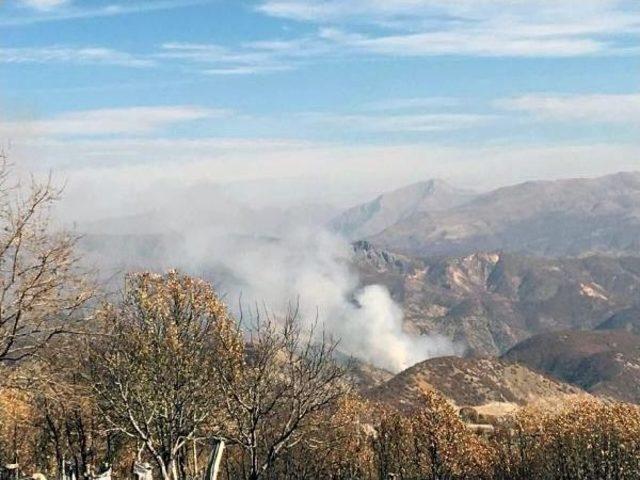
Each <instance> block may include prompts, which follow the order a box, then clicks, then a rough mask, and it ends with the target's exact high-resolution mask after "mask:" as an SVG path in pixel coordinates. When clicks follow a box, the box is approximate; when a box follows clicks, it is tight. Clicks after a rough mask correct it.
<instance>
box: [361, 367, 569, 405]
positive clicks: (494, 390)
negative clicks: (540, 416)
mask: <svg viewBox="0 0 640 480" xmlns="http://www.w3.org/2000/svg"><path fill="white" fill-rule="evenodd" d="M431 389H436V390H438V391H440V392H441V393H442V394H443V395H444V396H445V397H447V398H448V399H449V400H451V401H452V402H453V403H454V404H455V405H457V406H458V407H475V408H476V409H477V410H478V411H480V412H483V411H484V412H486V413H490V412H493V413H494V414H496V413H506V412H508V411H511V410H513V409H514V408H517V407H518V406H521V405H524V404H527V403H529V402H534V401H540V400H545V399H553V398H558V397H560V396H563V395H571V394H577V393H580V392H581V391H582V390H581V389H579V388H577V387H574V386H570V385H567V384H564V383H562V382H560V381H557V380H554V379H552V378H550V377H547V376H545V375H542V374H540V373H536V372H534V371H532V370H530V369H529V368H527V367H526V366H523V365H518V364H514V363H511V362H508V361H504V360H499V359H495V358H473V359H468V358H467V359H464V358H457V357H442V358H435V359H432V360H427V361H425V362H422V363H419V364H417V365H414V366H413V367H411V368H409V369H407V370H405V371H403V372H401V373H399V374H398V375H396V376H395V377H393V378H392V379H391V380H389V381H387V382H385V383H384V384H382V385H380V386H378V387H376V388H374V389H372V390H371V391H370V392H369V395H370V396H371V397H372V398H375V399H377V400H381V401H384V402H388V403H391V404H394V405H397V406H400V407H402V408H411V406H412V405H413V404H414V402H415V401H416V399H418V398H419V397H420V393H421V392H425V391H429V390H431Z"/></svg>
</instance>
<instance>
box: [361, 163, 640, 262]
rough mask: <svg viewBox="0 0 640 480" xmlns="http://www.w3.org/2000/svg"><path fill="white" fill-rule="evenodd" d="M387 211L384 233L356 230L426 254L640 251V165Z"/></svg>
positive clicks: (386, 244)
mask: <svg viewBox="0 0 640 480" xmlns="http://www.w3.org/2000/svg"><path fill="white" fill-rule="evenodd" d="M382 198H384V196H383V197H382ZM361 208H363V209H364V208H365V206H363V207H361ZM405 210H406V211H410V209H409V208H405ZM385 218H387V220H388V222H387V223H389V224H390V225H389V226H388V227H387V228H386V229H385V230H384V231H381V232H380V233H374V230H376V229H377V228H376V229H362V230H357V229H356V230H355V232H357V233H360V234H361V235H362V236H366V237H367V238H368V239H369V240H370V241H371V242H372V243H374V244H376V245H379V246H381V247H384V248H387V249H390V250H393V251H396V252H402V253H406V254H411V255H421V256H427V255H429V256H432V255H466V254H470V253H472V252H475V251H483V250H484V251H491V250H502V251H508V252H515V253H526V254H533V255H538V256H583V255H588V254H614V255H619V254H637V253H640V173H620V174H616V175H610V176H606V177H601V178H596V179H571V180H558V181H545V182H528V183H524V184H520V185H515V186H512V187H506V188H500V189H498V190H495V191H493V192H489V193H486V194H483V195H479V196H477V197H475V198H473V199H471V200H469V201H467V202H464V203H462V204H459V205H458V206H455V205H453V206H452V207H450V208H441V209H425V210H416V211H415V212H413V213H412V214H411V215H409V216H404V218H402V217H399V218H398V219H397V220H396V219H395V218H393V217H389V216H386V217H385ZM393 220H396V221H395V223H393V224H391V222H392V221H393ZM378 226H382V223H381V224H380V225H378Z"/></svg>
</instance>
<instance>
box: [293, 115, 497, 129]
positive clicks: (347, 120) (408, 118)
mask: <svg viewBox="0 0 640 480" xmlns="http://www.w3.org/2000/svg"><path fill="white" fill-rule="evenodd" d="M301 118H302V119H304V120H306V121H310V122H313V123H314V124H317V125H319V126H322V127H325V128H326V127H331V128H340V129H347V131H352V132H353V131H365V132H388V133H429V132H445V131H451V130H460V129H465V128H472V127H478V126H482V125H485V124H487V123H489V122H491V121H492V120H494V119H495V117H494V116H491V115H475V114H465V113H387V114H376V115H370V114H345V115H338V114H307V115H304V116H302V117H301Z"/></svg>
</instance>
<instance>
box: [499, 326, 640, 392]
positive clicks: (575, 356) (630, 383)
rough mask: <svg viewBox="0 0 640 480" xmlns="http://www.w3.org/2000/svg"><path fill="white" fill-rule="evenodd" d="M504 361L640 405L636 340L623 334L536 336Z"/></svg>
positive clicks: (639, 345) (639, 339)
mask: <svg viewBox="0 0 640 480" xmlns="http://www.w3.org/2000/svg"><path fill="white" fill-rule="evenodd" d="M504 358H505V359H507V360H509V361H513V362H520V363H522V364H523V365H526V366H528V367H529V368H532V369H536V370H538V371H541V372H545V373H547V374H549V375H552V376H554V377H555V378H558V379H560V380H562V381H565V382H568V383H572V384H574V385H577V386H579V387H581V388H583V389H585V390H586V391H588V392H590V393H593V394H596V395H600V396H605V397H610V398H614V399H617V400H623V401H628V402H634V403H638V402H640V336H638V335H635V334H633V333H630V332H627V331H625V330H609V331H607V330H600V331H589V332H579V331H565V332H554V333H547V334H543V335H538V336H535V337H533V338H530V339H528V340H525V341H524V342H522V343H520V344H518V345H516V346H515V347H514V348H512V349H511V350H509V352H507V353H506V354H505V355H504Z"/></svg>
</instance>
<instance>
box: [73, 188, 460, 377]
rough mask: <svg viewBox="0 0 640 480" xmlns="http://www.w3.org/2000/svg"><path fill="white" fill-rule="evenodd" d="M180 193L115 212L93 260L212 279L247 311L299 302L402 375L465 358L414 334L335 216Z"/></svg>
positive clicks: (444, 343) (356, 348) (346, 347)
mask: <svg viewBox="0 0 640 480" xmlns="http://www.w3.org/2000/svg"><path fill="white" fill-rule="evenodd" d="M161 193H164V194H165V195H166V193H167V191H166V189H163V190H162V192H161ZM171 193H172V195H170V198H167V199H166V200H165V201H164V203H163V200H162V194H158V192H156V194H148V195H145V197H144V198H147V199H149V200H148V202H147V203H146V204H139V205H137V208H138V210H139V211H140V212H142V213H137V214H136V213H135V212H133V211H131V210H129V212H130V213H132V215H129V216H127V215H123V214H117V213H116V212H114V215H112V218H110V219H106V220H103V221H92V222H91V225H90V227H91V228H88V226H87V225H85V227H84V228H85V230H91V231H93V233H94V234H96V233H97V234H98V235H97V237H98V238H99V242H98V243H97V244H94V245H93V246H92V250H93V259H94V260H95V261H96V262H97V263H98V264H99V266H100V267H102V270H103V271H104V272H105V273H106V274H107V276H111V274H113V273H115V272H113V267H114V265H115V266H117V267H118V268H120V269H121V270H127V269H139V268H149V269H155V270H161V269H167V268H172V267H176V268H179V269H181V270H184V271H186V272H189V273H192V274H195V275H199V276H203V277H204V278H206V279H207V280H210V281H212V282H213V283H214V285H216V288H217V289H218V291H219V292H221V293H224V294H225V295H226V301H227V303H228V305H229V306H230V307H231V308H232V309H237V308H238V307H237V306H238V304H239V299H240V298H241V299H242V304H243V305H244V306H245V308H259V309H267V310H269V311H270V312H272V313H274V314H278V313H281V312H283V311H284V310H285V309H286V308H287V307H288V306H289V305H290V304H291V303H292V302H294V303H295V302H299V307H300V317H301V318H302V319H304V321H307V322H314V321H315V320H316V318H317V320H318V321H319V323H320V325H321V326H323V327H324V329H325V331H326V332H327V333H328V334H330V335H331V336H333V337H334V338H335V339H337V340H339V342H340V344H339V349H340V351H342V352H344V353H346V354H350V355H353V356H354V357H356V358H359V359H361V360H364V361H367V362H370V363H372V364H373V365H376V366H378V367H382V368H386V369H388V370H391V371H394V372H396V371H399V370H402V369H404V368H407V367H409V366H411V365H413V364H415V363H417V362H420V361H422V360H425V359H427V358H432V357H435V356H442V355H451V354H456V353H459V352H458V349H457V348H456V347H455V346H454V345H453V344H452V343H451V342H450V341H448V340H447V339H445V338H442V337H440V336H435V335H434V336H419V335H415V334H411V333H408V332H406V331H405V330H404V328H403V314H402V309H401V308H400V306H399V305H397V304H396V303H395V302H394V300H393V299H392V298H391V295H390V293H389V291H388V290H387V289H386V287H384V286H381V285H366V286H363V285H362V284H361V281H360V279H359V277H358V274H357V272H356V271H355V270H354V268H353V262H352V260H353V258H352V257H353V249H352V246H351V245H350V244H349V243H348V242H347V241H346V240H345V239H343V238H341V237H339V236H338V235H335V234H333V233H330V232H328V231H327V230H326V229H324V228H322V226H321V225H322V224H323V223H324V222H325V221H326V218H322V219H320V218H316V217H314V214H313V212H312V211H310V210H308V209H305V208H302V210H301V209H300V206H298V207H295V206H292V207H290V208H284V209H274V208H270V207H264V206H263V207H262V208H259V207H258V206H257V204H255V203H253V202H252V204H251V205H246V204H242V203H238V202H236V201H234V200H231V199H230V198H228V196H226V195H224V194H222V193H221V192H219V191H217V190H215V189H212V188H200V189H188V190H187V191H177V190H173V191H172V192H171ZM137 198H141V197H137ZM67 205H69V204H68V203H67ZM145 212H146V213H145ZM300 212H302V214H301V213H300ZM67 215H68V212H67ZM323 215H324V214H323ZM81 228H82V227H81ZM163 229H164V231H163ZM150 234H152V235H150ZM94 237H95V235H94ZM94 240H95V239H94V238H93V237H92V236H89V237H88V238H87V241H88V242H91V241H94ZM118 277H119V275H116V278H118Z"/></svg>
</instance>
